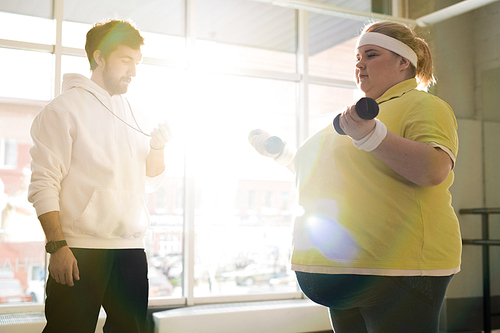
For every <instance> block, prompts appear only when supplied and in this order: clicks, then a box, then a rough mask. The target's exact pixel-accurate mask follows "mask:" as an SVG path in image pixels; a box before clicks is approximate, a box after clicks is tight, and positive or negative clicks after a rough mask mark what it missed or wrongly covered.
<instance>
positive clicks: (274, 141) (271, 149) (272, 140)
mask: <svg viewBox="0 0 500 333" xmlns="http://www.w3.org/2000/svg"><path fill="white" fill-rule="evenodd" d="M260 132H261V131H260V130H253V131H251V132H250V135H249V136H248V139H251V137H252V136H254V135H257V134H260ZM264 149H265V150H266V151H267V152H268V153H269V154H277V153H280V152H281V151H282V150H283V141H282V140H281V139H280V138H279V137H277V136H270V137H268V138H267V139H266V141H265V142H264Z"/></svg>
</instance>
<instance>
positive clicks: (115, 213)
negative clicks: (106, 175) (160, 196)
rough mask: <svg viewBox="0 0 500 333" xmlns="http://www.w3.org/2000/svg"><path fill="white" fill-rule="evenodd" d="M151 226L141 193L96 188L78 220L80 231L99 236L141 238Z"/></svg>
mask: <svg viewBox="0 0 500 333" xmlns="http://www.w3.org/2000/svg"><path fill="white" fill-rule="evenodd" d="M148 226H149V213H148V211H147V208H146V205H145V203H144V198H143V196H142V195H141V194H138V193H134V192H124V191H117V190H113V189H96V190H94V192H93V193H92V196H91V197H90V200H89V202H88V204H87V207H85V210H84V211H83V213H82V215H80V217H79V218H78V219H76V220H75V223H74V225H73V227H74V230H75V231H76V232H77V233H79V234H84V235H90V236H95V237H98V238H111V237H122V238H139V237H142V236H143V235H144V233H145V231H146V229H147V228H148Z"/></svg>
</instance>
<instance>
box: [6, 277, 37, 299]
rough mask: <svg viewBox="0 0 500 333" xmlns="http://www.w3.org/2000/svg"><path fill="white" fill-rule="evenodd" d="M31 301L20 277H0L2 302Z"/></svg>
mask: <svg viewBox="0 0 500 333" xmlns="http://www.w3.org/2000/svg"><path fill="white" fill-rule="evenodd" d="M23 302H31V296H30V295H28V294H26V292H25V291H24V289H23V286H22V285H21V281H19V280H18V279H0V304H4V303H23Z"/></svg>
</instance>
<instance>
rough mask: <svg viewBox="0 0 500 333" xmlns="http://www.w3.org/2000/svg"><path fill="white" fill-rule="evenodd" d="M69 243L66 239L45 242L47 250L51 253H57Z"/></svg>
mask: <svg viewBox="0 0 500 333" xmlns="http://www.w3.org/2000/svg"><path fill="white" fill-rule="evenodd" d="M66 245H68V243H66V241H65V240H61V241H50V242H47V244H45V251H47V253H50V254H54V253H56V251H57V250H59V249H60V248H61V247H63V246H66Z"/></svg>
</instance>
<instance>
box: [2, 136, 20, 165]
mask: <svg viewBox="0 0 500 333" xmlns="http://www.w3.org/2000/svg"><path fill="white" fill-rule="evenodd" d="M16 166H17V141H16V140H15V139H9V138H0V168H3V169H15V168H16Z"/></svg>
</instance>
